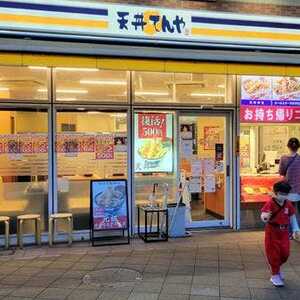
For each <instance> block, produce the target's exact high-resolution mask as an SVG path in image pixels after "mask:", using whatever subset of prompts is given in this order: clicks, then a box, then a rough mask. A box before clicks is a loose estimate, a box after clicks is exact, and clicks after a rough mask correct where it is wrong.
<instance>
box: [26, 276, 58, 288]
mask: <svg viewBox="0 0 300 300" xmlns="http://www.w3.org/2000/svg"><path fill="white" fill-rule="evenodd" d="M55 280H56V279H55V278H53V277H31V278H30V279H29V280H28V281H26V282H25V284H24V286H26V287H43V288H47V287H49V286H50V284H51V283H52V282H54V281H55Z"/></svg>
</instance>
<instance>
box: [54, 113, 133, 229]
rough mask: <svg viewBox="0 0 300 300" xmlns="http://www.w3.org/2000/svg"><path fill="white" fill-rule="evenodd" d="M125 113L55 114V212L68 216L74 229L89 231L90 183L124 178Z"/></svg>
mask: <svg viewBox="0 0 300 300" xmlns="http://www.w3.org/2000/svg"><path fill="white" fill-rule="evenodd" d="M127 157H128V148H127V113H126V112H111V111H110V112H107V111H105V112H104V111H82V110H77V111H76V110H73V111H66V110H59V111H57V113H56V164H57V183H56V185H57V198H58V199H57V211H58V212H71V213H73V216H74V229H75V230H82V229H89V212H90V211H89V209H90V181H91V180H92V179H109V178H127Z"/></svg>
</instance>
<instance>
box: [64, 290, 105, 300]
mask: <svg viewBox="0 0 300 300" xmlns="http://www.w3.org/2000/svg"><path fill="white" fill-rule="evenodd" d="M100 294H101V292H99V291H95V290H93V291H91V290H77V289H75V290H74V291H73V292H72V293H71V294H70V295H69V296H68V297H67V299H68V300H79V299H81V300H95V299H97V298H98V297H99V295H100Z"/></svg>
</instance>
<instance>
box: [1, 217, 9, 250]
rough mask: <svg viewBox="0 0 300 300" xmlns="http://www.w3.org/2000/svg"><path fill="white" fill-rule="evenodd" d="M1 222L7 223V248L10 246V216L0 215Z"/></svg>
mask: <svg viewBox="0 0 300 300" xmlns="http://www.w3.org/2000/svg"><path fill="white" fill-rule="evenodd" d="M0 222H3V223H4V224H5V249H8V248H9V217H6V216H0Z"/></svg>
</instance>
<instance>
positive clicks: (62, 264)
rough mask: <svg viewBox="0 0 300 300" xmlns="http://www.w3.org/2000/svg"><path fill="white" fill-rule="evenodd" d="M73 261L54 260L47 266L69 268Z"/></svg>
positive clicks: (50, 267)
mask: <svg viewBox="0 0 300 300" xmlns="http://www.w3.org/2000/svg"><path fill="white" fill-rule="evenodd" d="M74 264H75V263H74V262H72V261H54V262H52V263H51V264H50V265H49V266H47V268H49V269H65V270H67V269H70V268H71V267H72V266H73V265H74Z"/></svg>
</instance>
